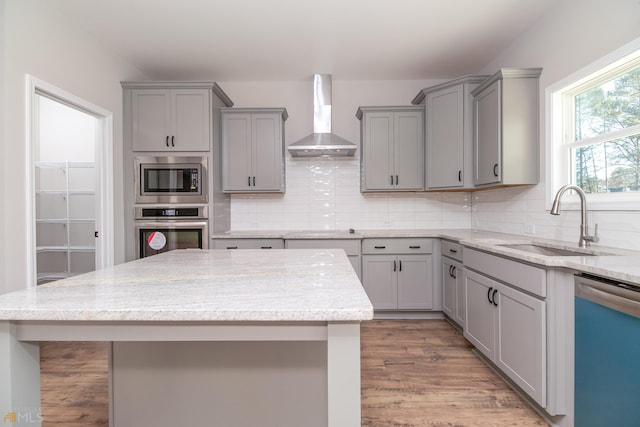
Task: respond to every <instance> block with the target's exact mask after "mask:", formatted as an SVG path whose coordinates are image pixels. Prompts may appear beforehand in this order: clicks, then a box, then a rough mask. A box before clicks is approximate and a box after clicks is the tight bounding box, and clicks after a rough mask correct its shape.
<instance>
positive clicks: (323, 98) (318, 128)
mask: <svg viewBox="0 0 640 427" xmlns="http://www.w3.org/2000/svg"><path fill="white" fill-rule="evenodd" d="M356 148H357V145H356V144H354V143H352V142H349V141H347V140H346V139H344V138H341V137H339V136H338V135H335V134H333V133H331V74H314V76H313V133H312V134H310V135H307V136H306V137H304V138H302V139H301V140H300V141H297V142H294V143H293V144H289V147H288V150H289V153H291V156H293V157H321V156H332V157H335V156H353V155H354V154H355V152H356Z"/></svg>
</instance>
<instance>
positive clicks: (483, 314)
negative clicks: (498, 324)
mask: <svg viewBox="0 0 640 427" xmlns="http://www.w3.org/2000/svg"><path fill="white" fill-rule="evenodd" d="M463 278H464V282H465V295H466V300H467V301H466V304H467V311H466V314H465V321H464V337H465V338H466V339H468V340H469V342H471V344H473V345H474V346H475V347H476V348H477V349H478V350H480V351H481V352H482V353H483V354H484V355H485V356H487V357H488V358H489V359H490V360H493V359H494V352H495V341H496V338H495V315H494V314H495V311H496V310H495V307H494V305H493V304H492V303H491V302H490V301H489V300H490V298H491V296H492V294H493V291H494V290H495V286H496V285H495V283H494V281H493V280H490V279H488V278H486V277H484V276H481V275H479V274H476V273H474V272H472V271H467V270H465V271H464V274H463Z"/></svg>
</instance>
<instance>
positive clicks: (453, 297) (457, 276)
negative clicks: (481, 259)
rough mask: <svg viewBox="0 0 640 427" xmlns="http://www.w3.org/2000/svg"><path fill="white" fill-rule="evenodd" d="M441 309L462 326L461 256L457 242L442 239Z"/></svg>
mask: <svg viewBox="0 0 640 427" xmlns="http://www.w3.org/2000/svg"><path fill="white" fill-rule="evenodd" d="M441 248H442V259H441V262H442V311H443V312H444V313H445V314H446V315H447V316H448V317H449V318H450V319H451V320H452V321H454V322H455V323H456V324H458V326H460V327H464V312H465V295H464V282H463V281H462V272H463V271H464V268H463V264H462V261H463V258H462V246H461V245H460V244H459V243H455V242H451V241H448V240H442V242H441Z"/></svg>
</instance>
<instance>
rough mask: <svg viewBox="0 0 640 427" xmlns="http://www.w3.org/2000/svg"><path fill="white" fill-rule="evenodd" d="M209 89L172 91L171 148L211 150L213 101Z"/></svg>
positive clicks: (177, 149) (179, 149)
mask: <svg viewBox="0 0 640 427" xmlns="http://www.w3.org/2000/svg"><path fill="white" fill-rule="evenodd" d="M210 97H211V95H210V91H209V90H208V89H173V90H172V91H171V101H172V102H171V106H172V114H171V116H172V129H173V132H172V133H171V137H172V140H171V148H172V149H174V150H176V151H209V142H210V140H211V117H210V116H211V106H210V104H211V101H210Z"/></svg>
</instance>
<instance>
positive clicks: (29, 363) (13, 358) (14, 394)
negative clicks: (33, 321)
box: [0, 322, 42, 427]
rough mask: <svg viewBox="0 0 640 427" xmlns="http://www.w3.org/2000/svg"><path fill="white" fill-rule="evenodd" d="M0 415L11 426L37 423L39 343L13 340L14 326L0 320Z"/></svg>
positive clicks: (14, 338) (38, 423)
mask: <svg viewBox="0 0 640 427" xmlns="http://www.w3.org/2000/svg"><path fill="white" fill-rule="evenodd" d="M0 414H1V416H2V421H3V423H11V425H12V426H16V427H19V426H36V427H38V426H40V425H42V413H41V408H40V343H37V342H23V341H18V340H17V339H16V327H15V325H13V324H12V323H10V322H0Z"/></svg>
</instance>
